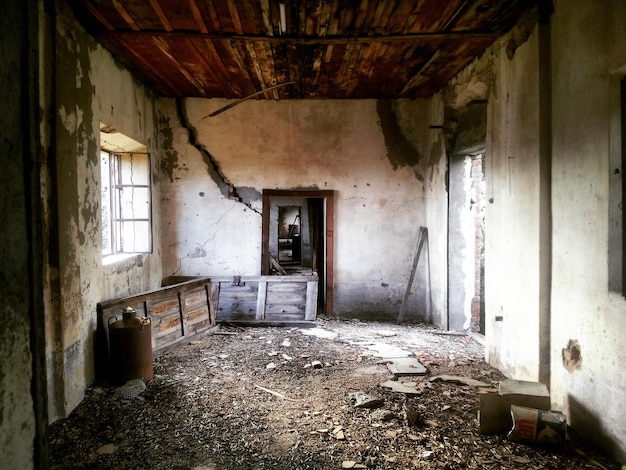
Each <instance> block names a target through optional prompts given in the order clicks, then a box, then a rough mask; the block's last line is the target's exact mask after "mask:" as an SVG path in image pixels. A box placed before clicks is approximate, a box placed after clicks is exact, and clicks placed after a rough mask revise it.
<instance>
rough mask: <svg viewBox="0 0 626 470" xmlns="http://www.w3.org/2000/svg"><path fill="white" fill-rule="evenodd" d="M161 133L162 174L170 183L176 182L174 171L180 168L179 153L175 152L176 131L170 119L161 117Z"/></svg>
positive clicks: (160, 165) (160, 166)
mask: <svg viewBox="0 0 626 470" xmlns="http://www.w3.org/2000/svg"><path fill="white" fill-rule="evenodd" d="M159 132H160V134H161V139H162V141H161V145H162V146H163V158H161V161H160V163H159V169H160V170H161V173H163V174H164V175H165V176H167V177H168V178H169V180H170V182H172V183H173V182H174V170H175V169H176V168H178V152H177V151H176V150H174V131H173V130H172V126H171V125H170V119H169V118H166V117H164V116H160V117H159Z"/></svg>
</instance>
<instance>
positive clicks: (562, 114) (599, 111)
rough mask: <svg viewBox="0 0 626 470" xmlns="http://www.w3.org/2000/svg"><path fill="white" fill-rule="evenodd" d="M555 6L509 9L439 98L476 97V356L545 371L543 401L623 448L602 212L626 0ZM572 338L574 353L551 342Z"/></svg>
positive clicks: (511, 368)
mask: <svg viewBox="0 0 626 470" xmlns="http://www.w3.org/2000/svg"><path fill="white" fill-rule="evenodd" d="M554 6H555V11H554V13H553V15H552V16H551V18H550V29H549V30H548V29H547V28H544V29H543V30H541V31H542V32H541V33H540V29H539V27H537V26H536V25H534V24H533V23H532V22H529V21H522V23H521V24H520V25H519V26H518V27H517V28H516V29H515V30H514V31H512V32H511V33H510V34H509V35H507V36H505V37H503V38H501V39H499V40H498V41H496V42H495V43H494V44H493V46H492V47H491V48H490V49H489V50H488V51H487V52H486V53H485V54H484V55H483V56H482V57H481V58H480V59H479V60H477V61H475V62H474V63H473V64H471V65H470V66H469V67H468V68H467V69H466V70H464V71H463V72H462V73H460V74H459V75H458V76H457V77H456V78H455V79H454V80H452V81H451V82H450V84H449V86H448V87H447V89H446V91H445V102H446V106H448V107H449V108H451V109H453V110H454V109H460V108H462V107H463V106H465V105H466V104H467V103H468V102H469V101H470V100H472V99H487V100H488V118H487V154H486V173H487V198H488V200H490V201H491V202H490V203H489V202H488V203H487V208H486V233H485V237H486V243H487V245H486V253H485V257H486V267H485V274H486V293H485V295H486V299H485V302H486V309H487V312H486V315H487V318H486V329H487V331H486V347H487V358H488V360H489V361H490V362H491V363H492V364H494V365H496V366H498V367H499V368H500V369H501V370H503V371H504V372H505V373H506V374H507V376H509V377H511V378H515V379H526V380H538V379H542V380H545V379H546V378H547V381H548V384H549V386H550V392H551V399H552V408H554V409H557V410H561V411H563V412H564V413H565V414H566V415H567V416H568V421H569V424H570V425H572V426H573V427H574V428H576V430H577V431H579V432H581V433H583V434H584V435H586V436H587V437H588V438H590V439H593V440H596V441H598V442H599V443H600V444H601V445H603V446H604V447H605V448H606V449H607V450H608V451H609V452H610V453H612V454H613V455H614V456H615V457H617V458H618V459H620V460H621V461H622V462H624V461H626V428H625V427H624V419H623V417H624V410H625V409H626V375H625V374H624V367H623V365H624V362H625V361H626V346H625V344H624V341H623V337H624V333H625V332H626V315H625V314H624V312H626V301H625V300H624V298H623V297H622V296H621V295H620V294H619V293H616V292H611V290H610V289H609V276H608V265H609V257H611V256H614V254H613V253H612V252H611V251H610V250H609V247H608V238H609V233H608V226H609V204H610V202H611V201H610V197H611V196H610V191H609V175H610V174H612V173H614V168H612V167H610V162H611V161H612V159H614V158H615V157H614V156H612V153H614V152H617V155H618V158H617V160H618V161H619V151H620V150H619V149H620V148H621V140H620V137H619V130H617V131H616V129H619V124H617V127H616V124H615V119H616V118H615V116H619V113H620V110H619V102H620V100H619V80H620V79H621V78H622V77H623V76H624V74H625V73H624V71H625V70H626V55H625V54H623V51H624V50H625V48H626V33H625V32H624V29H623V28H622V27H621V25H622V24H623V22H624V21H625V20H626V5H625V4H624V3H623V2H620V1H617V0H615V1H608V2H604V3H603V4H602V6H601V7H600V6H599V4H598V3H597V2H593V1H591V0H579V1H576V2H574V3H572V2H565V1H560V0H557V1H555V2H554ZM546 32H547V34H546ZM620 51H622V52H620ZM547 53H549V54H550V56H551V57H550V56H546V55H545V54H547ZM574 64H575V65H574ZM546 80H547V83H548V87H547V88H546ZM540 93H544V94H546V96H547V100H546V102H547V103H548V104H549V106H550V105H551V109H550V108H546V107H545V104H542V101H541V97H542V96H541V94H540ZM544 103H545V102H544ZM546 134H547V135H546ZM542 136H544V137H542ZM545 145H547V147H544V146H545ZM546 148H547V153H545V155H547V160H546V161H543V160H542V158H543V157H542V154H543V152H546ZM546 204H547V205H548V206H549V207H551V214H549V213H546V212H545V205H546ZM550 217H551V220H550ZM546 231H547V236H545V233H546ZM620 255H621V253H620ZM545 266H547V271H546V267H545ZM546 295H547V296H548V299H547V308H546V307H545V304H543V302H545V296H546ZM572 343H575V344H576V345H577V348H578V351H580V354H581V355H582V356H581V357H584V360H582V361H579V362H577V364H576V367H572V366H571V364H569V363H567V361H564V356H563V351H564V350H567V348H568V347H569V346H571V344H572ZM546 371H547V373H546Z"/></svg>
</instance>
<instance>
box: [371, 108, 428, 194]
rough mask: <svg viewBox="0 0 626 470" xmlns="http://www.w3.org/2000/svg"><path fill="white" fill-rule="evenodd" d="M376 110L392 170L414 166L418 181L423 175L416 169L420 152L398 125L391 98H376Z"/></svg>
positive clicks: (422, 179)
mask: <svg viewBox="0 0 626 470" xmlns="http://www.w3.org/2000/svg"><path fill="white" fill-rule="evenodd" d="M376 111H377V113H378V117H379V119H380V128H381V130H382V132H383V137H384V138H385V146H386V148H387V158H388V159H389V162H390V163H391V165H392V167H393V169H394V170H397V169H398V168H401V167H404V166H410V167H413V168H415V176H416V177H417V179H418V180H419V181H420V182H423V181H424V177H423V176H422V175H421V173H420V172H419V171H418V170H417V164H418V163H419V160H420V154H419V151H418V149H416V148H415V147H414V146H413V144H412V143H411V141H410V140H409V139H408V138H407V136H406V135H405V133H404V132H403V130H402V126H401V125H400V122H399V119H398V115H397V114H396V112H395V110H394V104H393V101H392V100H378V101H377V102H376Z"/></svg>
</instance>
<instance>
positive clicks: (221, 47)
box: [67, 0, 536, 99]
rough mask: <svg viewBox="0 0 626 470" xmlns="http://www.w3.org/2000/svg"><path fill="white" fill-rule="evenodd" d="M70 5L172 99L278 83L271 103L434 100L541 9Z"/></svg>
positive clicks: (215, 2) (493, 3)
mask: <svg viewBox="0 0 626 470" xmlns="http://www.w3.org/2000/svg"><path fill="white" fill-rule="evenodd" d="M67 1H68V3H70V5H71V6H72V7H73V9H74V11H75V14H76V16H77V18H78V19H79V21H80V22H81V23H82V24H83V26H84V27H85V28H86V29H87V31H88V32H90V33H91V34H92V35H94V36H95V37H96V38H97V39H98V41H100V42H101V43H102V44H103V45H104V47H106V48H107V49H108V50H109V51H110V52H111V53H112V55H113V56H114V57H115V58H116V59H117V60H118V61H119V62H121V63H122V64H124V65H125V66H126V67H127V68H128V69H129V70H130V71H131V72H132V73H133V74H135V75H136V76H137V77H138V78H139V79H140V80H142V81H143V82H144V83H146V84H147V85H148V86H150V87H151V88H152V89H153V90H155V91H156V92H157V93H159V94H161V95H164V96H168V97H206V98H244V97H247V96H249V95H252V94H254V93H257V92H260V91H263V90H267V89H268V88H270V87H274V86H276V88H273V89H272V90H269V91H264V92H263V93H262V94H260V95H259V96H260V97H261V98H268V99H288V98H336V99H344V98H345V99H363V98H376V99H378V98H420V97H429V96H432V94H433V93H435V92H437V91H438V90H439V89H440V88H441V87H442V86H443V85H444V84H445V83H446V82H447V81H448V80H449V79H450V78H452V77H453V76H454V75H455V74H456V73H457V72H459V71H460V70H461V69H462V68H463V67H464V66H465V65H467V64H468V63H469V62H470V61H471V60H472V59H473V58H474V57H476V56H477V55H479V54H480V53H481V52H483V51H484V50H485V48H486V47H487V46H489V45H490V44H491V43H492V42H493V41H494V40H495V39H496V38H497V37H499V36H500V35H502V34H503V33H505V32H507V31H508V30H509V29H510V28H511V27H512V26H513V25H514V24H515V23H516V22H517V20H518V18H520V16H521V15H522V14H523V13H524V12H525V11H526V10H528V9H530V8H531V7H533V6H534V5H535V4H536V0H535V1H533V0H413V1H408V0H378V1H377V0H352V1H349V0H284V2H282V1H280V0H236V1H235V0H67ZM281 4H282V5H284V23H281ZM282 28H284V30H282ZM277 85H278V86H277Z"/></svg>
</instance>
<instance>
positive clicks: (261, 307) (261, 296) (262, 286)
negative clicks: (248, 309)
mask: <svg viewBox="0 0 626 470" xmlns="http://www.w3.org/2000/svg"><path fill="white" fill-rule="evenodd" d="M266 301H267V282H259V290H258V292H257V303H256V316H255V318H256V319H257V320H263V319H264V318H265V307H266Z"/></svg>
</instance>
